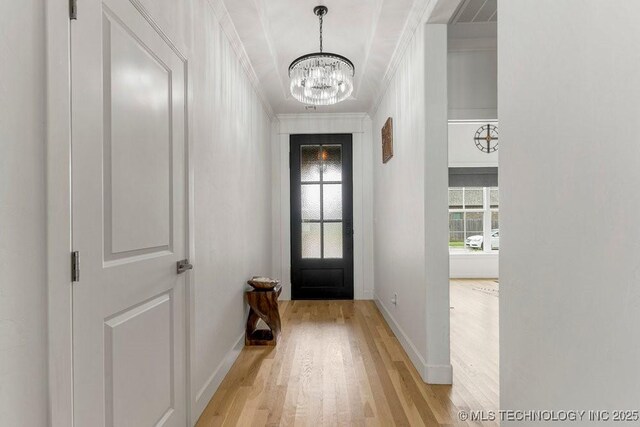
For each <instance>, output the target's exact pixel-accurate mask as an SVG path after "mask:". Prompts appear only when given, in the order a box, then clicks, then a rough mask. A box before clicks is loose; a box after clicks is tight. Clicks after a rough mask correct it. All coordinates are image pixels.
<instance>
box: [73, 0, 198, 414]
mask: <svg viewBox="0 0 640 427" xmlns="http://www.w3.org/2000/svg"><path fill="white" fill-rule="evenodd" d="M71 35H72V37H71V39H72V46H71V49H72V64H71V65H72V106H73V107H72V138H73V140H72V185H73V206H72V209H73V249H74V250H76V251H79V252H80V260H81V269H80V271H81V275H80V281H79V282H78V283H74V285H73V341H74V348H73V355H74V417H75V424H76V425H77V426H136V427H138V426H152V425H161V426H184V425H186V423H187V415H186V373H185V356H186V330H185V329H186V322H185V286H186V276H185V275H184V274H183V275H178V274H177V273H176V262H177V261H178V260H181V259H184V258H186V256H187V253H186V248H187V242H186V238H187V231H186V230H187V222H186V218H187V215H186V200H185V189H186V187H187V181H186V167H185V161H186V158H185V149H186V137H185V135H186V129H185V121H186V110H185V107H186V106H185V97H184V94H185V90H186V74H185V69H186V64H185V61H184V59H183V58H182V57H181V55H180V54H179V53H178V52H177V51H176V50H175V49H174V48H173V46H172V44H171V43H170V42H169V41H168V40H167V39H166V38H165V36H164V35H163V33H162V32H161V31H160V30H159V29H158V28H157V27H156V26H155V24H154V23H153V22H152V21H151V19H150V18H149V17H148V14H147V13H146V11H144V10H142V9H141V8H140V6H139V5H138V3H137V2H130V1H129V0H104V1H103V2H100V1H96V0H91V1H85V2H83V3H82V13H81V15H80V16H79V19H78V20H77V21H73V23H72V28H71Z"/></svg>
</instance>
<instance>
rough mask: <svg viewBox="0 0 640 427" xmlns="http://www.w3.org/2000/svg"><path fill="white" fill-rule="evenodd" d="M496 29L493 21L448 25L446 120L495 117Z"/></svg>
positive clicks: (496, 99)
mask: <svg viewBox="0 0 640 427" xmlns="http://www.w3.org/2000/svg"><path fill="white" fill-rule="evenodd" d="M496 29H497V28H496V24H495V23H481V24H477V23H474V24H471V23H467V24H455V25H450V26H449V55H448V73H449V83H448V91H449V119H451V120H479V119H484V120H489V119H492V120H495V119H496V118H497V114H498V88H497V85H498V67H497V65H498V64H497V44H496V40H497V39H496Z"/></svg>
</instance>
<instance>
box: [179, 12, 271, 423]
mask: <svg viewBox="0 0 640 427" xmlns="http://www.w3.org/2000/svg"><path fill="white" fill-rule="evenodd" d="M189 25H190V27H191V28H192V29H193V35H192V38H193V41H192V48H191V50H192V52H191V59H190V67H191V73H190V74H189V78H190V79H191V83H192V85H193V86H192V97H193V102H192V104H191V106H192V120H193V122H192V123H193V126H192V133H191V137H192V146H193V152H192V153H193V155H192V159H193V166H194V180H195V188H194V200H195V209H194V217H195V229H194V232H195V233H194V234H195V259H194V265H195V270H194V280H195V295H194V301H195V319H194V320H195V331H193V332H194V335H193V336H194V339H195V348H194V349H195V355H194V358H192V361H193V363H194V366H192V379H193V384H192V391H193V393H194V397H195V400H196V402H195V409H194V412H195V413H194V416H197V415H199V413H200V411H201V410H202V409H203V408H204V406H205V405H206V404H207V403H208V401H209V399H210V398H211V396H212V394H213V392H215V390H216V388H217V386H218V384H219V382H220V381H221V380H222V378H223V377H224V375H225V374H226V372H227V370H228V368H229V367H230V363H231V362H232V361H233V359H234V357H235V356H236V355H237V352H238V351H239V350H240V348H241V347H242V345H243V344H244V326H245V322H246V310H245V303H244V290H245V288H246V286H247V285H246V281H247V279H249V278H250V277H251V276H253V275H271V182H270V179H271V153H270V137H271V121H270V118H269V116H268V115H267V113H266V112H265V110H264V108H263V106H262V104H261V102H260V99H259V98H258V96H257V95H256V92H255V91H254V89H253V87H252V86H251V84H250V82H249V79H248V78H247V75H246V73H245V72H244V70H243V68H242V66H241V64H240V61H239V60H238V58H237V56H236V54H235V52H234V50H233V49H232V47H231V45H230V43H229V40H228V39H227V37H226V36H225V34H224V32H223V31H222V29H221V26H220V24H219V20H218V18H217V17H216V15H215V14H214V13H213V9H212V8H211V7H210V6H209V4H208V2H206V1H195V2H194V9H193V14H192V19H191V21H190V23H189Z"/></svg>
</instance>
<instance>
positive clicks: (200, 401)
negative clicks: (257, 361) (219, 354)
mask: <svg viewBox="0 0 640 427" xmlns="http://www.w3.org/2000/svg"><path fill="white" fill-rule="evenodd" d="M243 347H244V331H243V332H242V334H241V335H240V337H238V339H237V341H236V342H235V344H234V345H233V346H232V347H231V349H230V350H229V351H228V352H227V354H226V355H225V357H224V359H222V362H220V364H219V365H218V366H217V367H216V369H215V370H214V371H213V373H212V374H211V376H210V377H209V379H208V380H207V381H206V382H205V383H204V386H203V387H202V388H201V389H200V391H198V394H197V395H196V401H195V405H194V409H193V419H192V420H191V425H195V424H196V422H197V421H198V418H200V415H202V412H203V411H204V408H206V407H207V404H208V403H209V401H210V400H211V398H212V397H213V395H214V393H215V392H216V390H218V387H220V384H221V383H222V380H223V379H224V377H225V376H226V375H227V374H228V373H229V370H230V369H231V367H232V366H233V363H234V362H235V361H236V359H237V358H238V356H239V355H240V352H241V351H242V349H243Z"/></svg>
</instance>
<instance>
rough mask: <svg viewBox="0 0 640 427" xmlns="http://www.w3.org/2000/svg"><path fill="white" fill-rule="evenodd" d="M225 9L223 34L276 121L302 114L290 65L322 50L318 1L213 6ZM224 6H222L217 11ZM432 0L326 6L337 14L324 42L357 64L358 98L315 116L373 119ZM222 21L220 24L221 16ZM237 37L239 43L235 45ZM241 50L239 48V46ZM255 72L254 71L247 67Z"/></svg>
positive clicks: (350, 0) (252, 0)
mask: <svg viewBox="0 0 640 427" xmlns="http://www.w3.org/2000/svg"><path fill="white" fill-rule="evenodd" d="M210 2H211V3H212V4H213V5H214V10H216V11H220V10H223V11H224V12H226V13H225V16H223V17H222V18H221V21H222V24H223V28H224V29H225V32H227V33H231V36H230V38H231V39H232V45H234V48H235V49H236V51H239V52H240V56H241V61H242V60H243V57H244V58H246V59H247V60H248V62H249V63H250V66H245V68H249V69H250V70H251V71H252V73H250V74H251V76H250V77H252V80H253V81H254V84H255V85H256V86H259V88H258V91H259V92H262V93H263V94H264V98H265V99H266V100H267V102H268V104H269V105H270V106H271V108H272V109H273V111H274V112H275V113H276V114H285V113H304V112H305V105H304V104H301V103H299V102H298V101H297V100H296V99H294V98H293V96H291V92H290V79H289V72H288V71H289V65H290V64H291V60H292V59H293V58H297V57H300V56H302V55H304V54H306V53H309V52H314V51H316V50H317V46H318V33H317V28H318V18H317V17H316V16H315V15H314V14H313V13H310V11H311V10H313V8H314V7H316V6H318V5H319V4H320V2H319V1H318V0H210ZM216 3H222V5H221V6H222V7H218V6H216ZM429 3H430V0H324V1H322V4H324V5H325V6H327V7H328V8H329V10H330V11H331V14H330V19H326V20H325V21H324V37H323V39H324V40H323V43H324V46H325V47H326V48H327V50H332V51H339V52H338V53H339V54H340V55H342V56H344V57H346V58H349V60H350V61H351V62H352V63H353V66H354V69H355V76H354V78H353V81H354V88H353V93H352V95H351V96H350V97H349V98H347V99H346V100H345V101H343V102H341V103H339V104H335V105H331V106H319V107H317V112H325V113H326V112H331V113H343V112H368V111H370V109H371V107H372V105H373V104H374V103H375V101H376V99H377V97H378V96H379V92H380V91H381V89H382V87H383V86H384V85H385V78H386V76H387V74H388V72H389V69H390V67H391V66H392V64H393V62H394V61H393V60H394V58H395V57H396V56H398V55H401V54H402V53H403V49H402V48H403V46H404V44H405V43H403V40H404V39H405V38H406V37H407V34H408V33H410V34H413V32H414V30H415V25H418V23H419V22H420V20H421V17H422V16H420V17H416V16H414V15H416V14H418V13H420V12H424V10H425V9H426V5H427V4H429ZM219 18H220V17H219ZM236 37H237V42H238V43H234V39H235V38H236ZM238 45H240V46H238ZM246 65H249V64H246Z"/></svg>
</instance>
